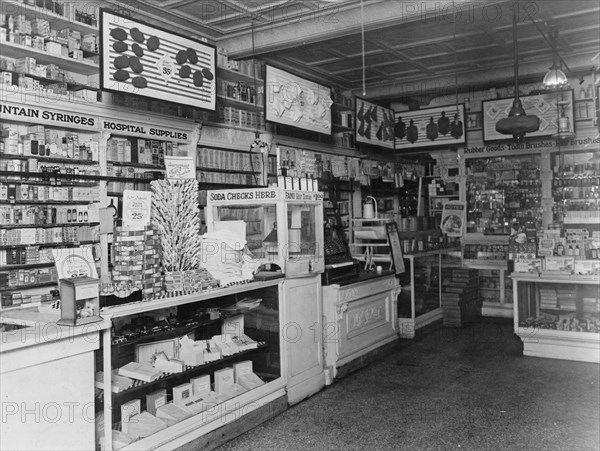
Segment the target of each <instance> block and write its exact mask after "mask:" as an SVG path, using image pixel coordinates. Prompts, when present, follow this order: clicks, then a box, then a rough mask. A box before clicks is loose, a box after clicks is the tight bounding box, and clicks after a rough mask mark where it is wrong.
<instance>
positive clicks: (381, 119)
mask: <svg viewBox="0 0 600 451" xmlns="http://www.w3.org/2000/svg"><path fill="white" fill-rule="evenodd" d="M355 117H356V120H355V121H354V124H355V132H356V142H359V143H365V144H372V145H375V146H381V147H387V148H388V149H393V148H394V137H395V136H394V110H391V109H389V108H384V107H382V106H379V105H376V104H374V103H371V102H368V101H366V100H364V99H361V98H359V97H356V102H355Z"/></svg>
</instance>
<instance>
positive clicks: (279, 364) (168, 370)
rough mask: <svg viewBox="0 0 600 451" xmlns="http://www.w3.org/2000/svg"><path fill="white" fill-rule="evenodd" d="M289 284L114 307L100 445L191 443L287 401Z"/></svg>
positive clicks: (101, 368)
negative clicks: (284, 330)
mask: <svg viewBox="0 0 600 451" xmlns="http://www.w3.org/2000/svg"><path fill="white" fill-rule="evenodd" d="M282 284H283V282H282V279H279V280H270V281H262V282H251V283H247V284H242V285H239V286H233V287H229V288H221V289H215V290H210V291H208V292H204V293H192V294H187V295H182V296H176V297H167V298H163V299H158V300H154V301H152V302H141V303H140V302H136V303H129V304H123V305H119V306H111V307H106V308H105V309H104V310H103V317H105V318H106V319H108V320H110V321H111V323H112V327H111V330H110V331H107V332H106V333H105V334H104V339H103V343H102V348H101V349H100V350H99V351H98V352H97V353H96V371H97V373H96V377H95V381H96V390H97V394H96V402H95V407H96V431H97V437H96V439H97V449H105V450H111V449H147V450H150V449H164V446H165V444H168V443H173V442H175V441H179V442H180V443H186V442H189V441H191V440H194V439H197V438H198V437H200V436H202V435H204V434H206V433H208V432H210V431H212V430H215V429H218V428H219V427H222V426H223V424H224V423H225V422H227V421H229V420H226V416H227V415H233V416H237V417H241V416H243V415H244V414H245V413H247V412H250V411H253V410H254V409H255V408H256V406H259V405H262V404H263V403H264V402H265V399H273V398H275V397H282V396H285V391H284V386H285V379H284V373H285V368H284V361H285V360H284V359H285V355H284V354H285V351H284V349H283V346H282V344H281V340H280V329H281V327H280V325H281V314H280V313H281V298H282V296H281V293H282ZM105 387H110V389H109V390H105ZM286 402H287V400H286ZM250 406H254V407H250ZM111 426H112V427H111Z"/></svg>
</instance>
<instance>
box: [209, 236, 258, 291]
mask: <svg viewBox="0 0 600 451" xmlns="http://www.w3.org/2000/svg"><path fill="white" fill-rule="evenodd" d="M201 239H202V256H201V259H200V266H201V267H203V268H206V270H208V272H209V273H210V275H211V276H212V277H214V278H215V279H217V280H218V281H219V284H220V285H221V286H222V287H226V286H229V285H234V284H236V283H244V282H248V281H251V280H252V279H253V278H254V272H255V271H256V269H257V268H258V267H259V265H260V264H259V262H258V260H256V259H253V258H252V257H251V256H250V255H249V254H248V253H246V239H245V237H244V236H241V235H239V234H237V233H235V232H233V231H231V230H217V231H214V232H210V233H205V234H204V235H202V237H201Z"/></svg>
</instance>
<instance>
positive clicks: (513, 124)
mask: <svg viewBox="0 0 600 451" xmlns="http://www.w3.org/2000/svg"><path fill="white" fill-rule="evenodd" d="M539 128H540V119H539V118H538V117H537V116H528V115H527V114H526V113H525V109H524V108H523V104H522V103H521V100H520V99H515V100H514V101H513V105H512V108H511V109H510V111H509V113H508V117H505V118H504V119H500V120H499V121H498V122H496V131H497V132H498V133H502V134H503V135H513V138H514V139H515V140H517V142H521V141H523V138H524V137H525V133H531V132H535V131H537V130H538V129H539Z"/></svg>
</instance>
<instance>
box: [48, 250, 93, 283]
mask: <svg viewBox="0 0 600 451" xmlns="http://www.w3.org/2000/svg"><path fill="white" fill-rule="evenodd" d="M52 256H53V257H54V264H55V266H56V271H57V273H58V278H59V279H71V278H73V277H84V276H87V277H93V278H97V277H98V272H97V271H96V265H95V263H94V255H93V249H92V246H81V247H77V248H72V247H68V248H67V247H65V248H57V249H53V250H52Z"/></svg>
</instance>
